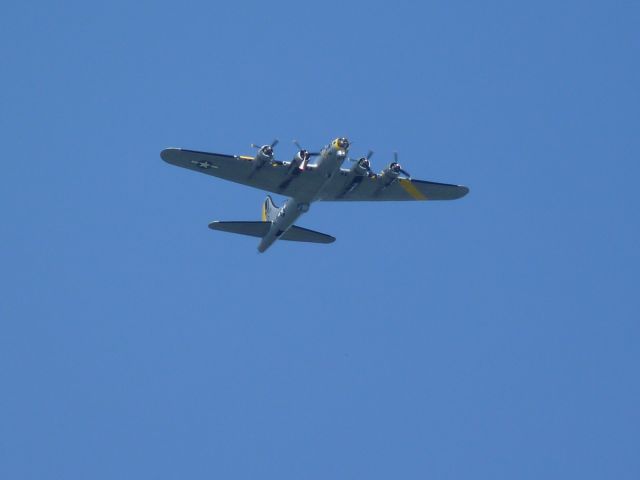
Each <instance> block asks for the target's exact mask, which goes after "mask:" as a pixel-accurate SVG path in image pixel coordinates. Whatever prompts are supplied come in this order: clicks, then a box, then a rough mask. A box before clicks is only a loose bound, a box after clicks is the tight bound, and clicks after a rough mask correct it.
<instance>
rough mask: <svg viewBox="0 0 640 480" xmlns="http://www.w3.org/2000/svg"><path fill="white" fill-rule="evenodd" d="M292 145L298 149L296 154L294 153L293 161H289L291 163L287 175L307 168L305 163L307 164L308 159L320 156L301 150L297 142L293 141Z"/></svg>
mask: <svg viewBox="0 0 640 480" xmlns="http://www.w3.org/2000/svg"><path fill="white" fill-rule="evenodd" d="M293 143H294V145H295V146H296V147H298V152H297V153H296V156H295V157H293V160H291V163H290V164H289V170H288V171H287V173H288V174H289V175H291V174H292V173H294V172H295V171H296V168H298V169H300V170H304V169H305V167H306V166H307V163H309V159H310V158H311V157H315V156H318V155H320V154H319V153H316V152H309V150H307V149H304V148H302V147H301V146H300V144H299V143H298V141H297V140H294V141H293Z"/></svg>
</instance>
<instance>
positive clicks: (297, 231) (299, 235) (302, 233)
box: [280, 225, 336, 243]
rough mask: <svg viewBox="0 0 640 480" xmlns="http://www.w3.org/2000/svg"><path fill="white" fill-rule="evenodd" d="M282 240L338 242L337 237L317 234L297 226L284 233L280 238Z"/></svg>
mask: <svg viewBox="0 0 640 480" xmlns="http://www.w3.org/2000/svg"><path fill="white" fill-rule="evenodd" d="M280 240H290V241H292V242H310V243H333V242H335V241H336V239H335V237H332V236H331V235H326V234H324V233H320V232H315V231H313V230H308V229H306V228H302V227H297V226H296V225H292V226H291V228H289V230H287V231H286V232H284V233H283V234H282V236H281V237H280Z"/></svg>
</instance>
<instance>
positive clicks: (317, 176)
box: [160, 137, 469, 252]
mask: <svg viewBox="0 0 640 480" xmlns="http://www.w3.org/2000/svg"><path fill="white" fill-rule="evenodd" d="M277 143H278V141H277V140H275V141H274V142H273V143H272V144H271V145H263V146H261V147H259V146H257V145H252V146H253V147H255V148H257V149H258V152H257V154H256V155H255V156H253V157H251V156H243V155H225V154H219V153H207V152H200V151H195V150H187V149H182V148H167V149H165V150H163V151H162V152H161V154H160V156H161V157H162V159H163V160H164V161H166V162H167V163H170V164H172V165H177V166H179V167H183V168H188V169H190V170H195V171H198V172H202V173H205V174H208V175H213V176H215V177H219V178H223V179H225V180H230V181H232V182H236V183H241V184H243V185H248V186H250V187H255V188H259V189H261V190H266V191H269V192H272V193H277V194H280V195H284V196H287V197H289V199H288V200H287V201H286V203H285V204H284V205H283V206H282V207H281V208H278V207H276V205H275V204H274V203H273V200H272V199H271V197H270V196H267V198H266V200H265V201H264V203H263V206H262V219H261V221H255V222H243V221H240V222H236V221H234V222H223V221H214V222H211V223H210V224H209V227H210V228H212V229H214V230H221V231H224V232H230V233H238V234H242V235H250V236H254V237H259V238H260V239H261V240H260V244H259V245H258V251H259V252H264V251H265V250H267V248H269V247H270V246H271V245H273V243H274V242H275V241H276V240H278V239H280V240H290V241H298V242H311V243H332V242H334V241H335V238H334V237H332V236H330V235H326V234H324V233H320V232H315V231H313V230H308V229H306V228H302V227H298V226H296V225H294V222H295V221H296V220H297V219H298V217H300V215H302V214H303V213H306V212H308V211H309V207H310V205H311V204H312V203H313V202H316V201H319V200H321V201H411V200H455V199H457V198H461V197H463V196H465V195H466V194H467V193H468V192H469V189H468V188H467V187H464V186H461V185H450V184H446V183H437V182H428V181H424V180H414V179H411V177H410V175H409V174H408V173H407V172H406V171H405V170H403V169H402V167H401V166H400V164H399V163H398V160H397V155H396V156H395V158H394V161H393V162H391V163H390V164H389V166H387V167H386V168H385V169H384V170H382V172H381V173H379V174H375V173H373V172H372V171H371V164H370V162H369V159H370V157H371V155H372V153H373V152H371V151H370V152H369V153H368V154H367V156H365V157H362V158H360V159H357V160H351V159H350V160H351V161H352V162H353V165H351V167H350V168H343V167H342V165H343V164H344V163H345V160H347V155H348V151H349V146H350V145H349V141H348V140H347V139H346V138H344V137H342V138H337V139H335V140H334V141H332V142H331V143H330V144H329V145H327V146H326V147H324V148H323V149H322V150H321V151H320V152H318V153H310V152H308V151H307V150H305V149H303V148H302V147H300V145H299V144H298V143H297V142H295V143H296V145H297V146H298V148H299V151H298V152H297V153H296V155H295V157H294V158H293V159H292V160H291V161H290V162H283V161H279V160H276V159H275V157H274V148H273V147H275V145H276V144H277ZM312 157H317V160H316V161H315V162H314V163H310V159H311V158H312Z"/></svg>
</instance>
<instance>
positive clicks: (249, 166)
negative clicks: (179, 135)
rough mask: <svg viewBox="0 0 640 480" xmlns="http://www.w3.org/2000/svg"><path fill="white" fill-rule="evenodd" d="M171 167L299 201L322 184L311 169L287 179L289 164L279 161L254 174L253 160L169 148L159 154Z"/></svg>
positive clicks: (266, 165) (238, 156)
mask: <svg viewBox="0 0 640 480" xmlns="http://www.w3.org/2000/svg"><path fill="white" fill-rule="evenodd" d="M160 156H161V157H162V159H163V160H164V161H165V162H167V163H170V164H172V165H176V166H178V167H183V168H188V169H189V170H195V171H196V172H200V173H205V174H207V175H212V176H214V177H219V178H223V179H225V180H229V181H231V182H236V183H241V184H242V185H247V186H249V187H254V188H259V189H260V190H266V191H268V192H272V193H277V194H280V195H285V196H287V197H296V196H297V195H298V193H299V192H304V191H305V186H308V185H309V184H311V183H315V182H317V181H318V180H321V179H320V178H319V177H318V173H317V172H314V171H313V168H312V167H308V168H307V170H305V171H304V172H300V173H299V174H296V175H294V176H289V177H288V176H287V170H288V169H289V167H288V164H284V163H283V162H280V161H276V162H273V163H271V164H265V165H264V166H262V167H261V168H260V169H258V170H257V171H255V172H253V173H252V170H253V161H254V157H248V156H242V155H225V154H221V153H208V152H199V151H196V150H187V149H182V148H167V149H165V150H163V151H162V152H161V153H160ZM316 177H318V178H316Z"/></svg>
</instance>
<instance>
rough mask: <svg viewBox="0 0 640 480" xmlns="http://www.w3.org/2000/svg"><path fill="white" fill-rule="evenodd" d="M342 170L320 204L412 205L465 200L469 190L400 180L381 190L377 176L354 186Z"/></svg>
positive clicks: (332, 181) (446, 184) (359, 181)
mask: <svg viewBox="0 0 640 480" xmlns="http://www.w3.org/2000/svg"><path fill="white" fill-rule="evenodd" d="M351 182H352V180H350V179H349V177H348V176H347V175H346V171H345V170H341V172H340V174H339V175H336V176H334V178H333V179H332V180H331V182H330V183H329V185H327V187H326V188H325V189H324V191H323V193H322V195H321V197H320V200H325V201H411V200H455V199H457V198H462V197H464V196H465V195H466V194H467V193H469V189H468V188H467V187H464V186H462V185H451V184H448V183H437V182H428V181H425V180H409V179H407V178H400V179H398V180H395V181H394V182H393V183H391V185H389V186H387V187H384V186H383V185H382V183H381V182H382V180H381V177H380V176H371V177H369V176H364V177H360V178H359V179H358V180H357V181H356V183H351Z"/></svg>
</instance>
